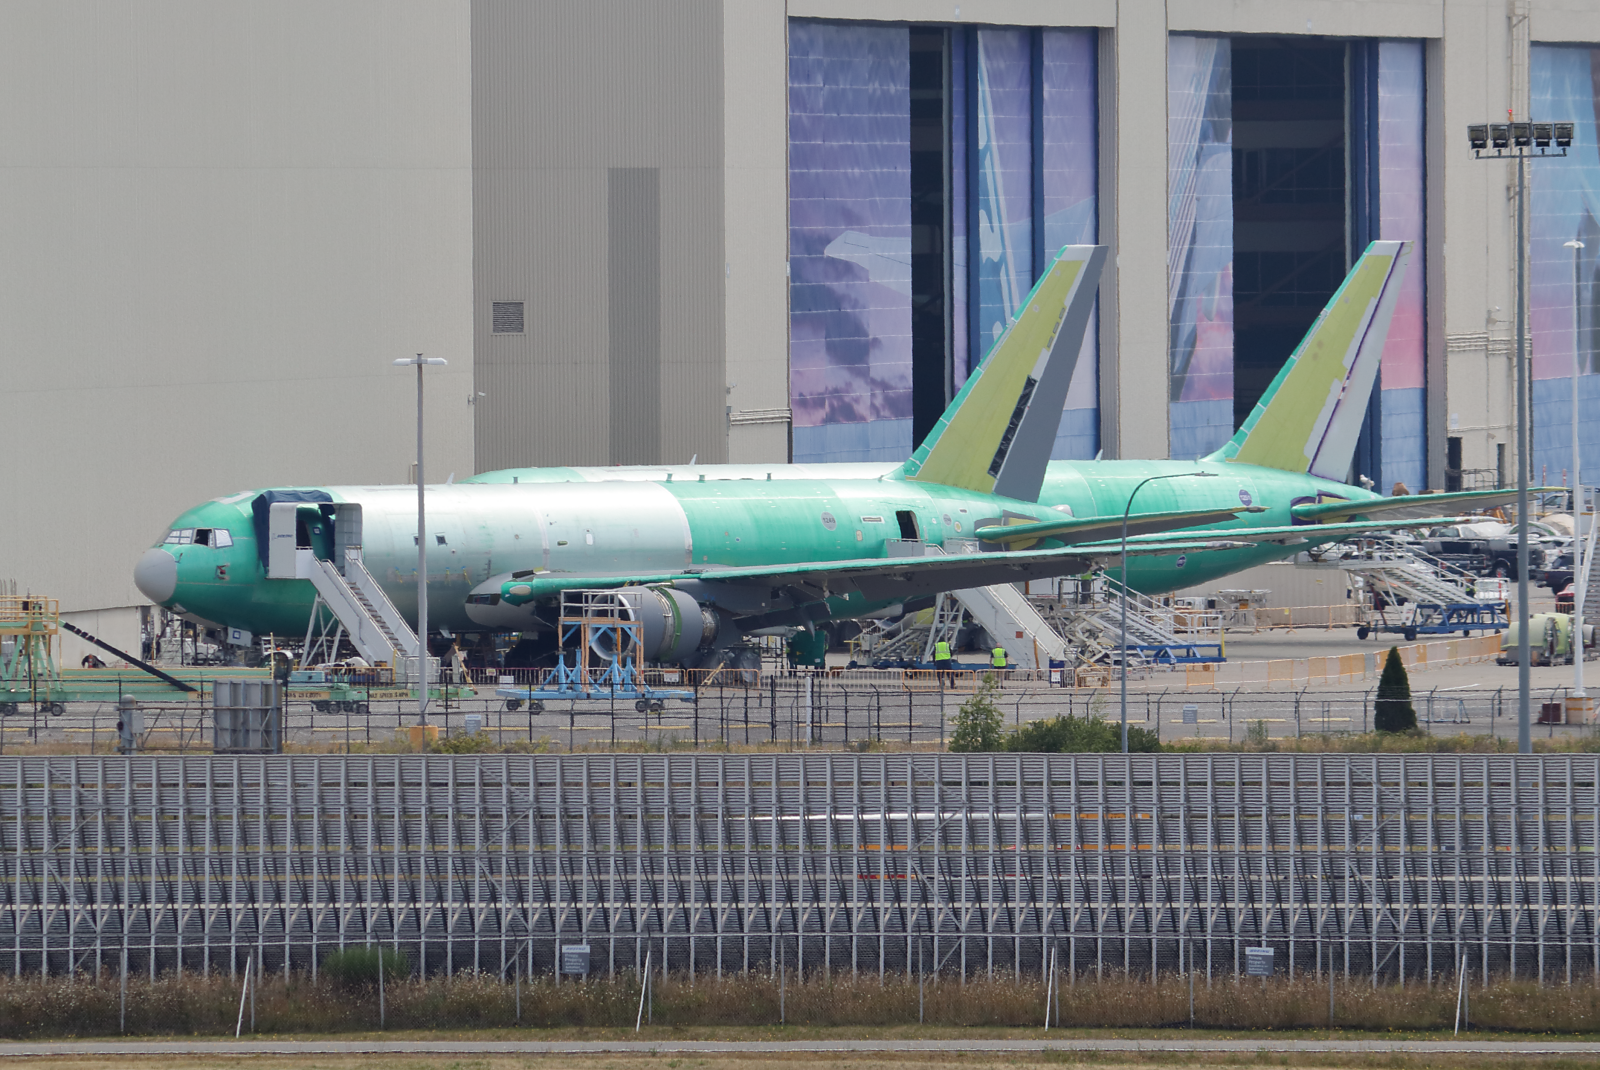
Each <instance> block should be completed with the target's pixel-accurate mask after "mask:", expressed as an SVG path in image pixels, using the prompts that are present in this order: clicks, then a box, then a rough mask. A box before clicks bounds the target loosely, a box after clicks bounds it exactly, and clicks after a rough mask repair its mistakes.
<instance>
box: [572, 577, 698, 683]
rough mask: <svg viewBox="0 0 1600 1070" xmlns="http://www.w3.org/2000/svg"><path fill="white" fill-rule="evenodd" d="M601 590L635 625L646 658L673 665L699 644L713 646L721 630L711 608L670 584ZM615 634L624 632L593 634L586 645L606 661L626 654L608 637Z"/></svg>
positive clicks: (693, 650) (620, 612)
mask: <svg viewBox="0 0 1600 1070" xmlns="http://www.w3.org/2000/svg"><path fill="white" fill-rule="evenodd" d="M605 593H606V595H608V596H609V599H611V600H614V603H613V604H615V605H616V606H617V608H618V610H619V615H620V616H623V617H625V618H627V619H629V620H632V621H634V622H636V623H637V624H638V625H639V639H640V642H641V643H642V644H643V646H644V650H643V654H644V659H645V660H646V661H658V662H664V663H666V664H668V665H675V664H677V663H678V662H681V661H683V660H684V659H686V658H688V657H689V656H690V655H692V654H693V653H694V652H695V651H696V650H699V649H700V648H701V647H710V646H713V645H715V643H716V641H717V636H718V634H719V633H720V632H721V631H722V630H723V623H722V619H721V617H720V616H719V615H718V614H717V611H716V610H715V609H712V608H711V607H709V606H702V605H701V604H700V603H699V602H696V601H695V600H694V599H693V598H691V597H689V595H687V594H685V593H684V592H683V591H676V590H673V589H672V588H671V587H626V588H623V589H621V590H616V591H608V592H605ZM590 604H591V606H593V605H594V603H590ZM618 634H626V633H617V632H599V633H596V635H595V638H594V639H592V640H591V642H590V647H591V648H592V649H593V650H594V652H595V653H596V654H598V655H600V656H601V657H603V658H606V659H607V660H611V659H614V658H616V657H617V656H618V654H619V653H627V650H626V646H624V649H623V650H621V651H618V650H617V649H615V645H616V640H615V639H613V638H611V637H612V636H615V635H618Z"/></svg>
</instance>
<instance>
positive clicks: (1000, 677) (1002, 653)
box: [989, 646, 1006, 683]
mask: <svg viewBox="0 0 1600 1070" xmlns="http://www.w3.org/2000/svg"><path fill="white" fill-rule="evenodd" d="M989 666H990V668H992V669H993V670H994V679H995V683H1001V682H1002V681H1004V680H1005V678H1006V648H1005V647H1003V646H997V647H995V648H994V649H993V650H992V651H990V652H989Z"/></svg>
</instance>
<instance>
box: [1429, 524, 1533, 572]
mask: <svg viewBox="0 0 1600 1070" xmlns="http://www.w3.org/2000/svg"><path fill="white" fill-rule="evenodd" d="M1420 548H1421V550H1422V552H1423V553H1425V554H1429V555H1431V556H1433V557H1437V558H1440V559H1441V560H1444V561H1446V562H1448V563H1450V564H1452V565H1455V566H1456V567H1458V568H1462V569H1465V570H1467V571H1469V572H1472V573H1475V574H1477V575H1479V576H1502V577H1505V578H1507V579H1513V580H1514V579H1516V578H1517V538H1516V536H1515V535H1511V534H1506V535H1469V534H1465V533H1460V532H1459V531H1458V529H1456V528H1439V529H1437V530H1436V531H1435V532H1434V535H1433V537H1431V538H1427V539H1423V540H1422V544H1421V547H1420ZM1544 563H1545V549H1544V545H1543V540H1541V539H1540V537H1539V536H1538V535H1531V536H1529V541H1528V578H1529V579H1530V580H1533V581H1534V582H1535V583H1537V582H1539V579H1540V577H1541V576H1542V575H1543V572H1544Z"/></svg>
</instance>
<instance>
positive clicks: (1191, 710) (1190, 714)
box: [1183, 702, 1200, 724]
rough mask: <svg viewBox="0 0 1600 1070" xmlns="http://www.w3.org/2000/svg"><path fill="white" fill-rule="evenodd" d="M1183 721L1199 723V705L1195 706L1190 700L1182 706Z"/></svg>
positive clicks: (1185, 722)
mask: <svg viewBox="0 0 1600 1070" xmlns="http://www.w3.org/2000/svg"><path fill="white" fill-rule="evenodd" d="M1183 723H1184V724H1199V723H1200V707H1199V706H1196V705H1195V704H1194V703H1192V702H1191V703H1189V704H1188V705H1186V706H1184V707H1183Z"/></svg>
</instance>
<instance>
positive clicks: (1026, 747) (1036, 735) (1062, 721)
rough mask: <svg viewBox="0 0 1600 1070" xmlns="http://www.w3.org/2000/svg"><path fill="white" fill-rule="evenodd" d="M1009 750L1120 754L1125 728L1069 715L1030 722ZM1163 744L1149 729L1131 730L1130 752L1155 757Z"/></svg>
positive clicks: (1008, 740)
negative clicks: (1154, 754) (1149, 754)
mask: <svg viewBox="0 0 1600 1070" xmlns="http://www.w3.org/2000/svg"><path fill="white" fill-rule="evenodd" d="M1005 749H1006V750H1008V751H1024V752H1028V753H1032V754H1088V753H1119V752H1121V750H1122V724H1121V722H1120V721H1109V720H1106V719H1104V718H1101V717H1076V716H1074V715H1072V714H1070V713H1069V714H1066V715H1065V716H1062V717H1052V718H1048V719H1046V720H1040V721H1030V722H1028V723H1027V724H1025V725H1023V726H1022V727H1020V728H1018V729H1017V730H1016V731H1014V732H1012V733H1011V734H1010V735H1009V736H1007V737H1006V742H1005ZM1160 749H1161V741H1160V740H1159V739H1157V738H1156V733H1155V732H1154V731H1152V730H1151V729H1148V728H1140V727H1137V726H1135V725H1131V724H1130V725H1129V726H1128V750H1129V751H1130V752H1133V753H1154V752H1156V751H1159V750H1160Z"/></svg>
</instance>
